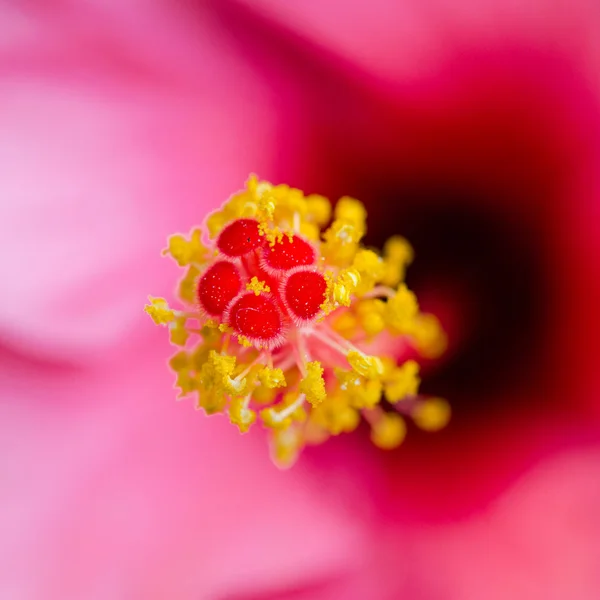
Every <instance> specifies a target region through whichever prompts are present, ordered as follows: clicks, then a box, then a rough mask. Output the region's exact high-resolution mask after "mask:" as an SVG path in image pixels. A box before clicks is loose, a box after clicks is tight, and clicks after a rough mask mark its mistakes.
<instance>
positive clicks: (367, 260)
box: [352, 250, 385, 280]
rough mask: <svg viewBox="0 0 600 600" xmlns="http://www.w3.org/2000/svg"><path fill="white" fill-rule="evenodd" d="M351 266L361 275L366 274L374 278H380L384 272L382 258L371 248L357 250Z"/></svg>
mask: <svg viewBox="0 0 600 600" xmlns="http://www.w3.org/2000/svg"><path fill="white" fill-rule="evenodd" d="M352 266H353V267H354V268H355V269H356V270H357V271H358V272H359V273H360V274H361V275H362V276H365V275H368V276H369V277H372V278H373V279H375V280H379V279H381V277H383V274H384V273H385V265H384V263H383V259H382V258H381V256H379V255H378V254H377V253H376V252H373V251H372V250H359V251H358V252H357V253H356V256H355V257H354V261H353V263H352Z"/></svg>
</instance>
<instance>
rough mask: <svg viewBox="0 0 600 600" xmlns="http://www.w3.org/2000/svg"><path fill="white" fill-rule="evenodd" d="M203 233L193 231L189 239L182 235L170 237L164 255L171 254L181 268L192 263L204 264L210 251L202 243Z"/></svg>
mask: <svg viewBox="0 0 600 600" xmlns="http://www.w3.org/2000/svg"><path fill="white" fill-rule="evenodd" d="M201 233H202V232H201V231H200V229H192V231H191V232H190V237H189V239H188V238H186V237H185V236H184V235H181V234H176V235H172V236H170V237H169V239H168V245H167V248H165V249H164V250H163V255H166V254H170V255H171V256H172V257H173V259H174V260H175V261H176V262H177V264H178V265H179V266H180V267H185V266H187V265H189V264H191V263H197V264H202V263H203V262H204V261H205V259H206V256H207V254H208V250H207V249H206V248H205V247H204V245H203V244H202V242H201V241H200V236H201Z"/></svg>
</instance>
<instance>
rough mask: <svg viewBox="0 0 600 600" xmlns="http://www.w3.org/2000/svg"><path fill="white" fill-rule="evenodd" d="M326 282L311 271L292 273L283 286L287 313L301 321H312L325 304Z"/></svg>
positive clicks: (320, 275)
mask: <svg viewBox="0 0 600 600" xmlns="http://www.w3.org/2000/svg"><path fill="white" fill-rule="evenodd" d="M326 291H327V282H326V281H325V277H324V276H323V275H322V274H321V273H319V272H318V271H315V270H313V269H306V268H300V269H299V270H297V271H294V272H293V273H292V274H291V275H290V276H289V277H288V278H287V280H286V281H285V282H284V284H283V295H284V299H285V304H286V307H287V309H288V310H289V312H290V313H291V314H292V315H293V316H294V317H296V318H297V319H300V320H302V321H310V320H311V319H314V318H315V317H316V316H317V315H318V314H319V312H320V310H321V305H322V304H323V302H325V298H326Z"/></svg>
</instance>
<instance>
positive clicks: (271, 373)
mask: <svg viewBox="0 0 600 600" xmlns="http://www.w3.org/2000/svg"><path fill="white" fill-rule="evenodd" d="M258 379H259V381H260V382H261V383H262V385H264V386H265V387H267V388H270V389H273V388H279V387H285V386H286V385H287V384H286V382H285V376H284V374H283V371H282V370H281V369H270V368H269V367H264V368H263V369H262V370H260V371H259V373H258Z"/></svg>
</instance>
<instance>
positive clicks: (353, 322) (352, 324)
mask: <svg viewBox="0 0 600 600" xmlns="http://www.w3.org/2000/svg"><path fill="white" fill-rule="evenodd" d="M358 324H359V322H358V319H357V318H356V316H355V315H354V314H352V313H351V312H350V311H344V312H342V313H341V314H340V316H339V317H337V318H336V319H335V321H334V322H333V325H332V326H333V329H334V330H335V331H337V332H338V333H340V334H342V336H344V337H345V338H346V339H352V338H353V337H354V336H355V335H356V332H357V327H358Z"/></svg>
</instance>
